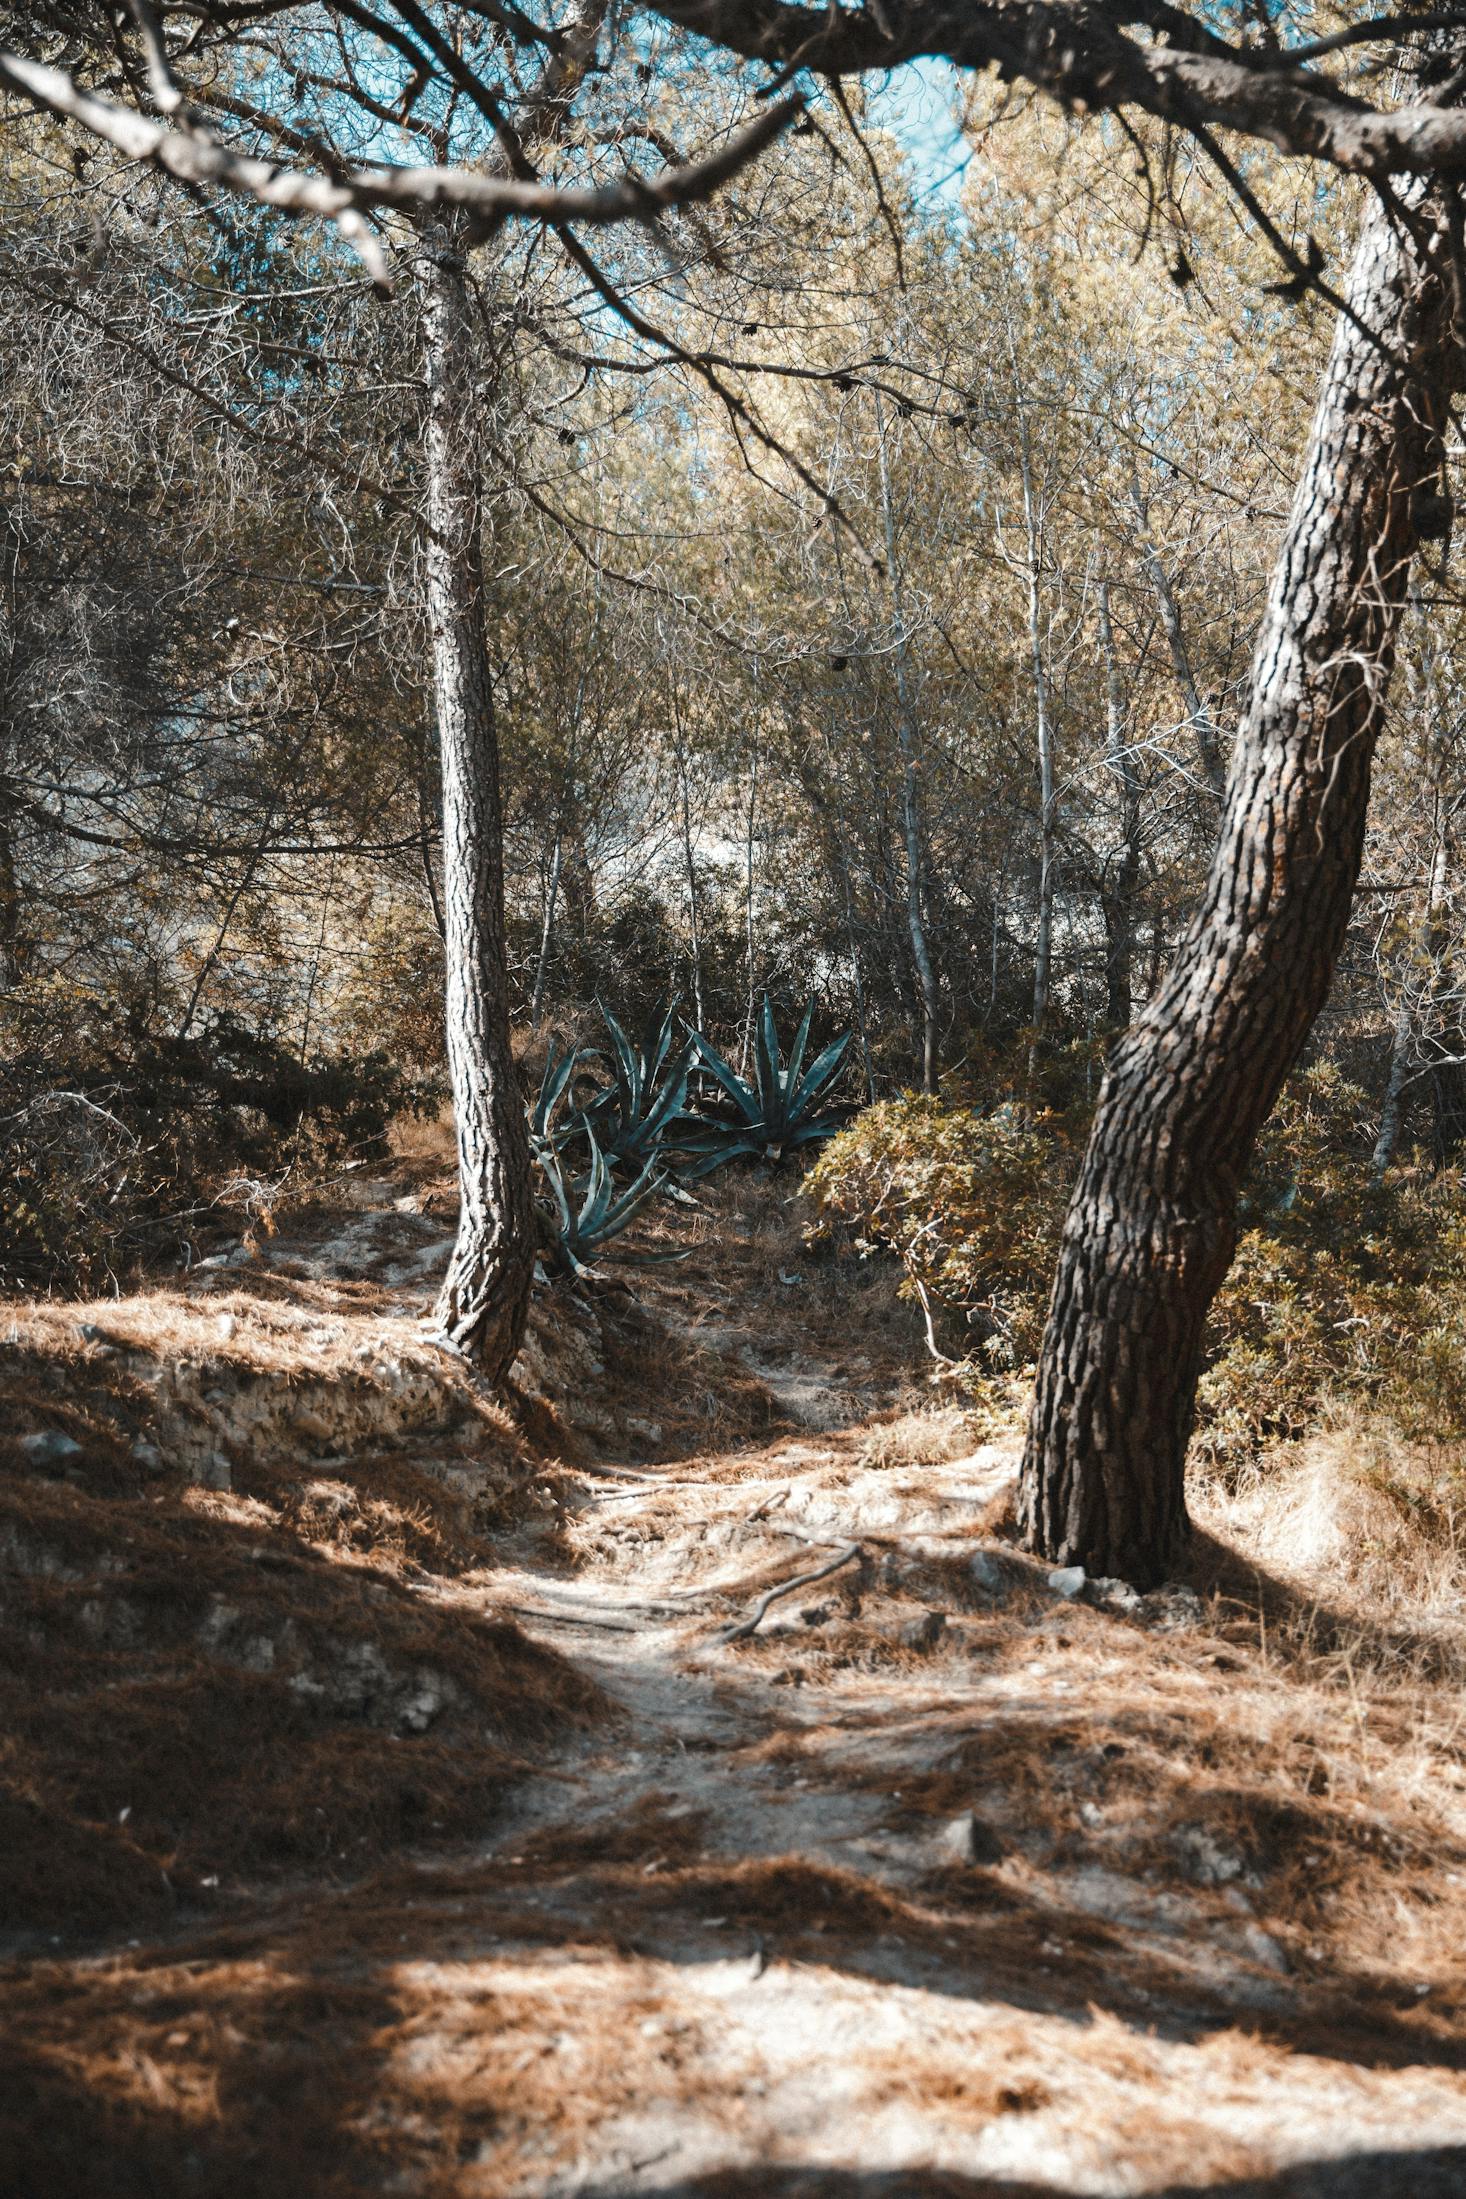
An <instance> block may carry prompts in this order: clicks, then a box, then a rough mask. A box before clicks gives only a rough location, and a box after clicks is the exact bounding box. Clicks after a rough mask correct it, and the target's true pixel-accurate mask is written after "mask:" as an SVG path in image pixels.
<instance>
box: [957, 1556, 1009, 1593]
mask: <svg viewBox="0 0 1466 2199" xmlns="http://www.w3.org/2000/svg"><path fill="white" fill-rule="evenodd" d="M967 1570H968V1572H969V1573H970V1574H971V1575H972V1583H973V1586H974V1587H975V1588H980V1589H981V1590H982V1592H983V1594H984V1595H985V1596H1005V1595H1006V1594H1007V1593H1008V1590H1009V1588H1010V1587H1011V1585H1012V1582H1011V1578H1010V1576H1009V1572H1008V1568H1007V1566H1006V1565H1005V1564H1004V1563H1003V1561H1002V1559H1001V1558H1000V1557H995V1556H994V1554H993V1552H992V1551H991V1550H975V1551H974V1552H973V1554H972V1556H971V1558H969V1560H968V1563H967Z"/></svg>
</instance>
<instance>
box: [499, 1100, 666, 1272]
mask: <svg viewBox="0 0 1466 2199" xmlns="http://www.w3.org/2000/svg"><path fill="white" fill-rule="evenodd" d="M586 1136H587V1139H588V1141H589V1144H590V1166H589V1168H588V1169H587V1170H586V1173H585V1174H584V1175H583V1176H581V1177H578V1178H572V1177H571V1176H569V1175H568V1174H567V1172H566V1170H565V1168H564V1166H563V1164H562V1161H561V1157H560V1155H559V1153H558V1152H557V1151H556V1150H555V1148H554V1147H553V1146H548V1145H547V1146H543V1147H541V1148H540V1150H539V1152H538V1153H537V1155H536V1158H537V1160H538V1162H539V1166H540V1173H541V1174H542V1175H543V1177H544V1179H545V1182H546V1183H547V1184H548V1185H549V1187H550V1191H551V1193H552V1195H553V1197H554V1201H555V1210H554V1212H553V1214H548V1213H547V1214H546V1219H547V1221H548V1222H549V1224H550V1232H549V1234H550V1240H551V1242H550V1261H551V1265H552V1266H553V1267H554V1269H555V1270H556V1272H557V1273H558V1274H560V1275H575V1276H585V1275H589V1274H590V1273H591V1271H592V1269H593V1268H594V1267H595V1264H596V1262H597V1261H598V1260H600V1259H602V1258H610V1259H616V1260H637V1261H641V1262H643V1263H645V1262H648V1261H654V1260H682V1259H685V1258H686V1253H685V1252H625V1251H616V1252H608V1251H607V1247H608V1246H609V1245H610V1244H611V1241H612V1239H613V1238H616V1237H619V1236H620V1234H621V1232H622V1231H623V1230H624V1229H626V1228H628V1227H629V1226H630V1224H631V1223H632V1222H634V1221H635V1220H636V1217H637V1215H638V1214H640V1213H641V1211H642V1209H643V1208H644V1207H646V1206H648V1205H649V1204H650V1202H651V1201H652V1200H653V1199H654V1198H655V1197H656V1196H657V1193H658V1191H659V1190H660V1189H661V1187H662V1179H661V1177H660V1175H659V1174H658V1171H657V1163H656V1160H655V1158H653V1159H652V1160H650V1161H648V1163H647V1165H646V1167H645V1168H644V1169H643V1170H642V1171H641V1174H640V1175H639V1176H638V1177H637V1179H636V1181H635V1182H634V1183H633V1184H630V1185H629V1186H628V1187H627V1188H626V1189H625V1190H620V1189H618V1187H617V1184H616V1181H615V1178H614V1177H613V1176H612V1174H611V1171H610V1169H609V1168H608V1167H607V1165H606V1157H605V1155H604V1154H603V1153H602V1151H601V1149H600V1147H599V1145H598V1144H597V1143H596V1138H595V1133H594V1131H587V1133H586Z"/></svg>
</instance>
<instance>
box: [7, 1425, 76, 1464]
mask: <svg viewBox="0 0 1466 2199" xmlns="http://www.w3.org/2000/svg"><path fill="white" fill-rule="evenodd" d="M20 1447H21V1450H22V1452H23V1453H24V1455H25V1457H26V1458H27V1459H28V1460H29V1461H30V1463H31V1465H32V1466H40V1467H42V1468H45V1467H48V1466H69V1465H71V1464H72V1462H73V1461H74V1460H75V1459H78V1458H80V1457H81V1445H80V1444H79V1443H78V1442H77V1440H76V1437H75V1436H73V1435H63V1434H62V1433H61V1430H60V1429H59V1428H42V1429H40V1430H39V1431H38V1432H37V1433H36V1434H35V1435H23V1436H22V1437H21V1439H20Z"/></svg>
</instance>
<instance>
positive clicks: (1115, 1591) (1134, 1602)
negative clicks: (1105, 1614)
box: [1089, 1574, 1141, 1611]
mask: <svg viewBox="0 0 1466 2199" xmlns="http://www.w3.org/2000/svg"><path fill="white" fill-rule="evenodd" d="M1089 1593H1090V1596H1091V1598H1092V1600H1093V1601H1094V1602H1095V1603H1102V1604H1104V1605H1105V1606H1106V1607H1107V1609H1109V1610H1111V1611H1138V1610H1139V1609H1140V1604H1141V1596H1140V1590H1139V1589H1138V1588H1132V1587H1131V1585H1130V1583H1129V1581H1117V1580H1111V1579H1110V1578H1109V1577H1108V1576H1107V1575H1105V1574H1101V1575H1100V1577H1099V1579H1098V1580H1093V1581H1091V1582H1090V1584H1089Z"/></svg>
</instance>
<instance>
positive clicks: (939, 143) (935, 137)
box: [867, 61, 971, 213]
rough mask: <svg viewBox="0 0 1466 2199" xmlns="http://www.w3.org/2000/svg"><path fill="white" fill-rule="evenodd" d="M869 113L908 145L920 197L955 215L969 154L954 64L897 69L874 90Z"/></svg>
mask: <svg viewBox="0 0 1466 2199" xmlns="http://www.w3.org/2000/svg"><path fill="white" fill-rule="evenodd" d="M867 112H868V113H869V115H870V118H871V121H872V122H873V123H875V124H876V125H877V127H878V128H880V129H883V130H889V131H890V132H891V134H892V136H893V137H897V138H899V139H900V141H901V143H902V144H903V145H904V146H905V148H906V151H907V153H908V154H909V156H910V159H911V165H912V171H913V177H914V181H915V184H916V189H917V193H918V196H919V197H920V198H921V199H922V200H923V201H924V202H925V204H926V205H927V207H928V208H929V210H930V211H931V212H933V213H935V212H937V211H938V210H939V209H940V208H943V207H946V208H949V209H951V210H952V211H954V212H955V210H956V209H957V206H958V204H959V202H960V198H961V191H962V177H963V173H964V170H965V167H966V164H967V161H968V159H969V158H970V157H971V156H970V154H969V152H968V149H967V146H966V144H965V142H964V140H963V136H962V132H961V129H960V127H959V125H958V121H957V114H958V107H957V72H956V70H955V69H954V68H953V67H952V66H951V64H950V62H946V61H909V62H908V63H907V64H906V66H905V67H904V68H901V69H893V70H892V72H891V74H890V75H889V76H888V77H886V78H885V80H884V82H881V81H879V80H877V81H876V82H875V83H873V84H872V86H871V87H870V89H869V92H868V94H867Z"/></svg>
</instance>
